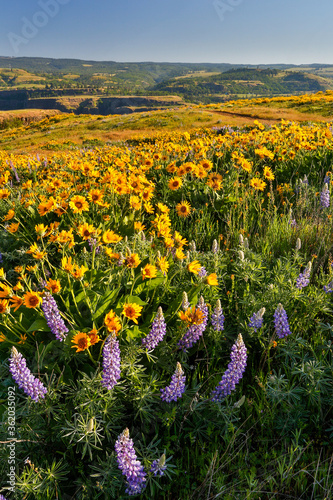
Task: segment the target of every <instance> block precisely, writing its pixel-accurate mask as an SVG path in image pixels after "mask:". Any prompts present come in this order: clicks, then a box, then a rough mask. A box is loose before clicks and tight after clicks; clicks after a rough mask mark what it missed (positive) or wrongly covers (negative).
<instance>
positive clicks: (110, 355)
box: [102, 334, 120, 391]
mask: <svg viewBox="0 0 333 500" xmlns="http://www.w3.org/2000/svg"><path fill="white" fill-rule="evenodd" d="M119 379H120V348H119V342H118V340H117V338H116V336H115V335H114V334H111V335H109V336H108V338H107V339H106V341H105V344H104V347H103V374H102V385H103V386H104V387H106V389H108V390H109V391H111V389H113V388H114V386H115V385H116V384H117V380H119Z"/></svg>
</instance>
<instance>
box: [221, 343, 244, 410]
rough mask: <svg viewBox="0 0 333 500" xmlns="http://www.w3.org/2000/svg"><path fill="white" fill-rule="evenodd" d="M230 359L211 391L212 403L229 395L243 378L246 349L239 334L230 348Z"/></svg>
mask: <svg viewBox="0 0 333 500" xmlns="http://www.w3.org/2000/svg"><path fill="white" fill-rule="evenodd" d="M230 359H231V361H230V363H229V365H228V369H227V370H226V371H225V373H224V375H223V377H222V380H221V382H220V383H219V385H218V386H217V387H216V388H215V389H214V391H212V401H215V402H219V401H221V400H222V399H224V398H225V397H226V396H228V395H229V394H231V393H232V391H233V390H234V389H235V387H236V384H238V382H239V381H240V379H241V378H242V377H243V374H244V372H245V367H246V360H247V349H246V347H245V344H244V342H243V337H242V335H241V334H239V335H238V337H237V341H236V342H235V344H234V345H233V346H232V348H231V354H230Z"/></svg>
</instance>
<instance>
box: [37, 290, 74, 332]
mask: <svg viewBox="0 0 333 500" xmlns="http://www.w3.org/2000/svg"><path fill="white" fill-rule="evenodd" d="M42 310H43V313H44V316H45V319H46V323H47V326H48V327H49V328H50V329H51V332H52V333H53V334H54V335H55V336H56V338H57V339H58V340H60V342H62V341H63V340H65V338H66V337H67V335H66V334H67V332H68V328H67V327H66V325H65V323H64V320H63V319H62V317H61V316H60V312H59V309H58V306H57V303H56V301H55V300H54V298H53V297H52V295H51V294H50V292H45V293H44V297H43V302H42Z"/></svg>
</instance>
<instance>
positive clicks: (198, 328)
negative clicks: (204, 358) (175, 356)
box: [177, 297, 208, 351]
mask: <svg viewBox="0 0 333 500" xmlns="http://www.w3.org/2000/svg"><path fill="white" fill-rule="evenodd" d="M197 311H200V312H202V320H201V323H199V324H193V325H191V326H190V327H189V328H188V329H187V331H186V333H185V334H184V336H183V337H182V338H181V339H180V341H179V342H178V344H177V346H178V348H179V349H183V350H184V351H185V350H186V349H189V348H190V347H192V346H193V344H195V343H196V342H197V341H198V340H199V338H200V337H201V336H202V334H203V332H204V331H205V329H206V326H207V323H208V307H207V305H206V304H205V301H204V299H203V297H200V299H199V305H198V307H197V309H196V311H195V312H197Z"/></svg>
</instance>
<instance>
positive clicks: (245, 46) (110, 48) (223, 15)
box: [0, 0, 333, 64]
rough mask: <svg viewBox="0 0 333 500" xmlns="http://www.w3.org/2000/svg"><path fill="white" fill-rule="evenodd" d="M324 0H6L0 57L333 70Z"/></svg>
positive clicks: (329, 12)
mask: <svg viewBox="0 0 333 500" xmlns="http://www.w3.org/2000/svg"><path fill="white" fill-rule="evenodd" d="M332 19H333V1H332V0H317V2H315V1H314V0H117V1H114V0H95V1H93V0H10V1H5V0H4V1H3V2H1V17H0V55H2V56H20V57H22V56H40V57H55V58H77V59H90V60H108V61H120V62H122V61H126V62H132V61H133V62H134V61H156V62H229V63H244V64H264V63H266V64H268V63H288V64H289V63H294V64H305V63H314V62H317V63H327V64H333V51H332V49H331V47H332V46H333V29H332Z"/></svg>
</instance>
